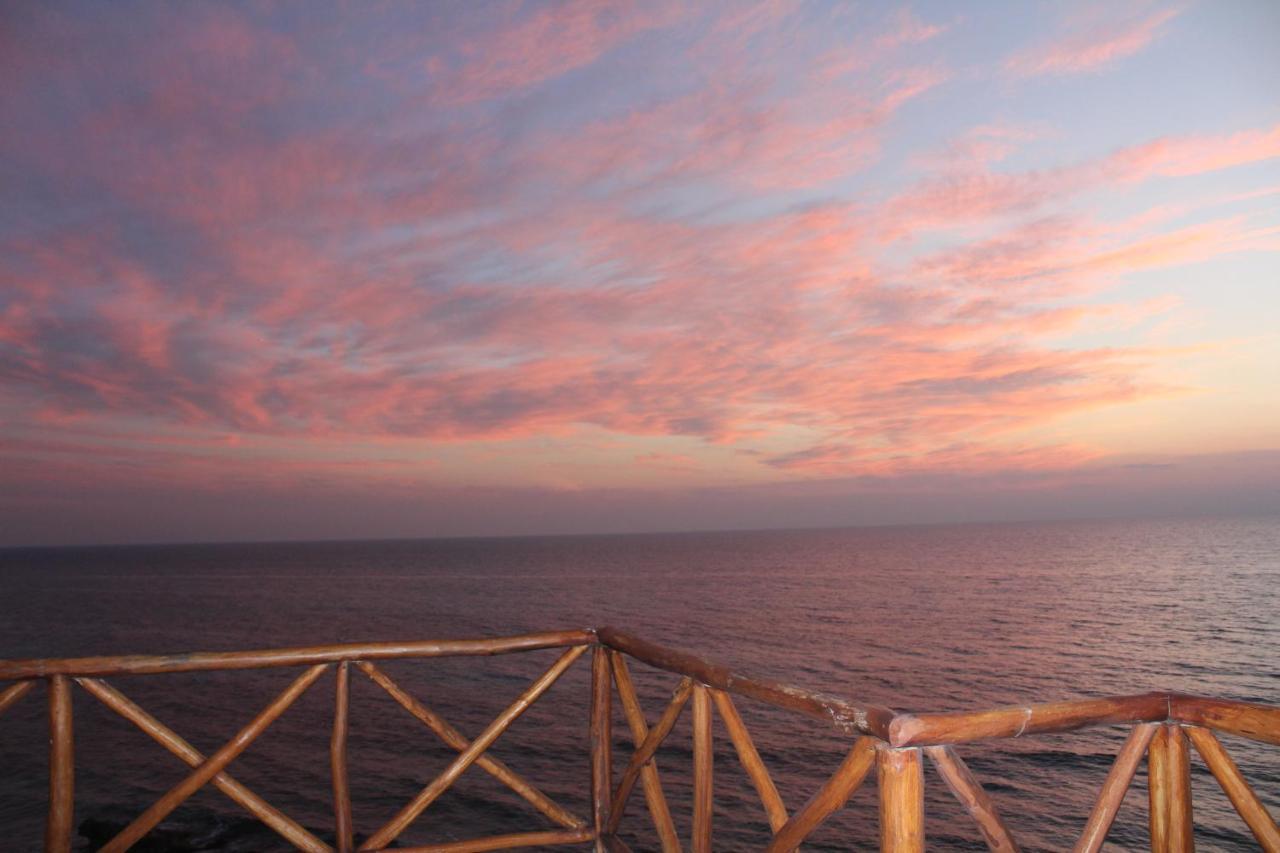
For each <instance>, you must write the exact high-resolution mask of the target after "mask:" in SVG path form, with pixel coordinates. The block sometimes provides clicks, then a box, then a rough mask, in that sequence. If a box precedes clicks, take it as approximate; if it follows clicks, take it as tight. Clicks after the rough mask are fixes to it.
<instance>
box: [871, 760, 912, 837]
mask: <svg viewBox="0 0 1280 853" xmlns="http://www.w3.org/2000/svg"><path fill="white" fill-rule="evenodd" d="M876 778H877V781H878V783H879V786H880V850H881V853H924V768H923V765H922V764H921V762H920V750H919V749H918V748H908V749H893V748H892V747H888V746H885V747H882V748H881V749H880V754H879V756H878V760H877V762H876Z"/></svg>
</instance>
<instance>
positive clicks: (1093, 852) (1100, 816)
mask: <svg viewBox="0 0 1280 853" xmlns="http://www.w3.org/2000/svg"><path fill="white" fill-rule="evenodd" d="M1159 728H1160V724H1159V723H1139V724H1138V725H1136V726H1134V727H1133V731H1131V732H1129V737H1128V738H1126V739H1125V742H1124V746H1122V747H1120V752H1119V753H1118V754H1117V755H1116V760H1115V761H1114V762H1113V763H1112V764H1111V770H1110V771H1108V772H1107V778H1106V779H1105V780H1104V781H1103V783H1102V790H1101V791H1099V793H1098V799H1097V801H1095V802H1094V804H1093V810H1092V811H1091V812H1090V813H1089V819H1088V820H1087V821H1086V822H1085V825H1084V831H1083V832H1082V833H1080V839H1079V840H1078V841H1077V842H1076V845H1075V847H1074V848H1073V850H1074V853H1098V851H1099V850H1101V849H1102V844H1103V842H1104V841H1106V840H1107V833H1108V832H1110V831H1111V824H1112V823H1114V822H1115V819H1116V815H1117V814H1118V813H1119V811H1120V806H1121V805H1122V804H1123V803H1124V795H1125V792H1126V791H1128V790H1129V785H1130V784H1131V783H1132V782H1133V774H1134V773H1135V772H1136V771H1137V769H1138V765H1139V764H1140V763H1142V756H1143V755H1145V754H1146V752H1147V747H1148V746H1150V744H1151V739H1152V737H1153V736H1154V735H1155V733H1156V730H1157V729H1159Z"/></svg>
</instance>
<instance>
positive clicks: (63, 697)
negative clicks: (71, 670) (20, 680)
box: [44, 675, 75, 853]
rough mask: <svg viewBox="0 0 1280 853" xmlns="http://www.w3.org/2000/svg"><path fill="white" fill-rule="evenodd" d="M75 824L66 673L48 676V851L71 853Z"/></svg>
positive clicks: (46, 829) (73, 743)
mask: <svg viewBox="0 0 1280 853" xmlns="http://www.w3.org/2000/svg"><path fill="white" fill-rule="evenodd" d="M74 823H75V740H74V734H73V731H72V719H71V682H70V680H69V679H68V678H67V677H66V676H64V675H55V676H53V677H52V678H50V679H49V814H48V817H47V818H46V820H45V828H44V849H45V851H46V853H70V851H71V836H72V829H73V826H74Z"/></svg>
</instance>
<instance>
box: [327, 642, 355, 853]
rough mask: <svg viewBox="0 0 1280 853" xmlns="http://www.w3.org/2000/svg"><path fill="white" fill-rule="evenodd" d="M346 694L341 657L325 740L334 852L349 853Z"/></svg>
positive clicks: (348, 690)
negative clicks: (329, 735) (328, 736)
mask: <svg viewBox="0 0 1280 853" xmlns="http://www.w3.org/2000/svg"><path fill="white" fill-rule="evenodd" d="M350 695H351V669H350V663H349V662H348V661H345V660H344V661H341V662H340V663H339V664H338V677H337V682H336V684H335V689H334V706H333V737H332V739H331V740H330V742H329V764H330V769H331V770H332V772H333V829H334V834H335V841H336V847H337V853H351V851H352V850H354V849H355V847H354V841H353V840H352V834H353V833H352V827H351V788H350V785H349V782H348V774H347V728H348V719H349V715H348V707H349V704H350Z"/></svg>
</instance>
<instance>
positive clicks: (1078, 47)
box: [1005, 8, 1182, 77]
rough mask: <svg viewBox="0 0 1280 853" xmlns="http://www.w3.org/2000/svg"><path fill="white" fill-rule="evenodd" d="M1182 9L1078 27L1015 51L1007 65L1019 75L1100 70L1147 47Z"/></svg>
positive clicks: (1006, 66)
mask: <svg viewBox="0 0 1280 853" xmlns="http://www.w3.org/2000/svg"><path fill="white" fill-rule="evenodd" d="M1181 11H1182V10H1181V9H1178V8H1167V9H1161V10H1157V11H1154V12H1148V13H1143V14H1137V15H1134V16H1132V17H1129V18H1124V19H1120V20H1103V21H1099V22H1093V23H1089V24H1086V25H1085V26H1081V27H1076V28H1074V29H1072V30H1070V31H1068V32H1066V33H1064V34H1062V35H1060V36H1058V37H1057V38H1056V39H1054V40H1052V41H1050V42H1048V43H1046V44H1041V45H1036V46H1034V47H1031V48H1028V49H1027V50H1025V51H1021V52H1019V53H1016V54H1014V55H1013V56H1011V57H1009V59H1008V60H1006V62H1005V69H1006V70H1007V71H1008V72H1009V73H1011V74H1015V75H1017V76H1019V77H1034V76H1038V75H1042V74H1081V73H1085V72H1090V71H1097V70H1099V69H1101V68H1104V67H1105V66H1107V65H1110V64H1111V63H1113V62H1115V61H1117V60H1120V59H1124V58H1125V57H1127V56H1132V55H1133V54H1135V53H1138V52H1139V51H1141V50H1142V49H1144V48H1145V47H1146V46H1147V45H1149V44H1150V43H1151V42H1153V41H1154V40H1155V39H1156V38H1158V37H1159V36H1160V35H1161V33H1162V32H1163V30H1164V27H1165V25H1166V24H1167V23H1169V21H1171V20H1173V19H1174V18H1176V17H1177V16H1178V15H1179V13H1180V12H1181Z"/></svg>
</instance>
